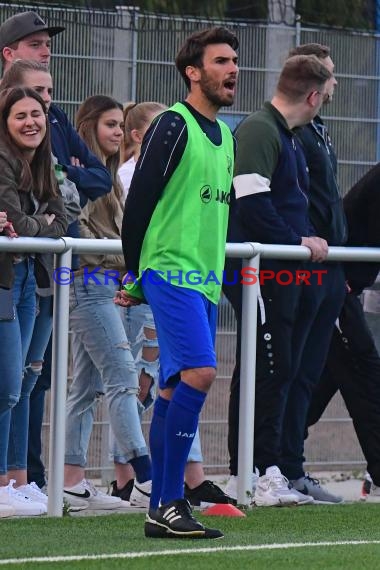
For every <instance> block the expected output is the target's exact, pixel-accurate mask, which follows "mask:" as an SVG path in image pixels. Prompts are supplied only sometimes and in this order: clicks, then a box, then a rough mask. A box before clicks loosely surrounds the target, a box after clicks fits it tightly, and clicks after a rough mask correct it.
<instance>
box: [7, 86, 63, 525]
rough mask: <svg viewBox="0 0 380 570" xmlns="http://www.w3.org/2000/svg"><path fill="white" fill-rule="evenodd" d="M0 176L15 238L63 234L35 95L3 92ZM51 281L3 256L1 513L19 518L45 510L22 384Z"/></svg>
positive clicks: (30, 262)
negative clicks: (33, 469) (34, 475)
mask: <svg viewBox="0 0 380 570" xmlns="http://www.w3.org/2000/svg"><path fill="white" fill-rule="evenodd" d="M0 171H1V179H0V211H6V212H7V216H8V218H9V221H11V222H12V224H13V226H14V230H15V232H17V234H18V235H19V236H26V237H35V236H37V237H38V236H39V237H53V238H55V237H60V236H62V235H64V233H65V231H66V229H67V221H66V215H65V212H64V205H63V200H62V197H61V196H60V194H59V190H58V187H57V183H56V180H55V176H54V171H53V166H52V159H51V149H50V137H49V125H48V123H47V118H46V107H45V104H44V102H43V100H42V99H41V97H40V96H39V95H38V93H36V92H35V91H34V90H33V89H28V88H21V87H14V88H12V89H8V90H5V91H2V92H1V94H0ZM50 277H51V276H49V274H48V271H47V269H46V267H45V266H44V265H43V262H42V258H41V257H40V256H39V255H30V254H27V253H25V254H23V253H19V254H16V255H12V254H10V253H0V287H2V288H3V290H4V288H5V289H8V290H9V291H10V294H9V297H8V307H9V313H10V314H9V315H8V318H6V317H5V318H4V319H3V320H2V321H1V322H0V338H1V343H0V369H1V378H2V381H1V383H0V510H1V505H4V504H5V505H6V506H7V508H9V507H12V508H13V509H14V512H15V514H19V515H39V514H43V513H44V512H46V497H44V496H43V495H42V493H40V492H39V491H38V490H36V489H35V488H34V486H33V485H28V484H27V472H26V467H27V465H26V464H27V443H28V416H29V394H28V393H24V391H23V386H24V384H23V382H22V379H23V368H24V365H25V358H26V354H27V351H28V348H29V343H30V340H31V336H32V332H33V326H34V321H35V314H36V297H35V289H36V283H37V284H38V285H39V286H40V287H48V286H49V285H50ZM3 301H4V302H3V303H2V308H3V309H4V308H5V307H6V306H5V300H4V299H3ZM10 440H11V441H12V442H15V443H16V445H12V446H10V445H9V441H10ZM14 483H16V486H17V487H18V488H19V491H17V490H15V489H14V487H13V485H14Z"/></svg>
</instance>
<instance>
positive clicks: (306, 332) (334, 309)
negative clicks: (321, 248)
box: [280, 262, 346, 479]
mask: <svg viewBox="0 0 380 570" xmlns="http://www.w3.org/2000/svg"><path fill="white" fill-rule="evenodd" d="M304 268H305V270H308V271H310V273H311V276H310V285H306V284H305V285H303V286H302V293H301V296H300V299H299V305H298V316H297V320H296V323H295V327H294V331H293V358H292V363H293V372H294V377H293V378H292V381H291V385H290V388H289V393H288V395H287V402H286V409H285V415H284V421H283V426H282V439H281V452H282V458H281V463H280V468H281V471H282V473H283V474H284V475H285V476H286V477H287V478H288V479H298V478H299V477H302V476H303V475H304V471H303V462H304V434H305V428H306V422H307V414H308V410H309V407H310V402H311V399H312V394H313V389H314V387H315V386H316V384H317V383H318V382H319V379H320V377H321V374H322V372H323V369H324V365H325V362H326V359H327V354H328V351H329V347H330V340H331V336H332V333H333V329H334V323H335V321H336V319H337V318H338V315H339V312H340V310H341V307H342V305H343V302H344V298H345V294H346V288H345V277H344V273H343V269H342V266H341V264H339V263H312V262H308V263H306V264H305V265H304ZM313 270H325V271H326V273H324V274H320V275H318V274H315V273H313Z"/></svg>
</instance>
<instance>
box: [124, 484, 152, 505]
mask: <svg viewBox="0 0 380 570" xmlns="http://www.w3.org/2000/svg"><path fill="white" fill-rule="evenodd" d="M151 492H152V481H150V480H149V481H145V482H144V483H139V482H138V481H137V480H136V479H135V484H134V485H133V489H132V493H131V496H130V497H129V504H130V505H131V507H141V508H143V509H149V501H150V494H151Z"/></svg>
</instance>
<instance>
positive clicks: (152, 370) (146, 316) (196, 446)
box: [109, 303, 203, 464]
mask: <svg viewBox="0 0 380 570" xmlns="http://www.w3.org/2000/svg"><path fill="white" fill-rule="evenodd" d="M121 314H122V317H123V321H124V326H125V330H126V333H127V337H128V340H129V342H130V343H131V350H132V355H133V357H134V359H135V361H136V366H137V371H138V374H139V376H140V374H141V371H142V370H143V369H144V370H145V372H146V373H147V374H149V376H151V378H152V385H151V387H150V390H149V392H148V395H147V397H146V399H145V400H144V402H143V403H139V409H140V415H142V414H143V413H144V412H146V410H148V409H149V408H150V407H151V405H152V404H153V402H154V399H155V396H156V389H157V384H158V374H159V359H158V355H157V358H156V359H155V360H150V361H148V360H147V358H144V349H150V348H159V346H158V340H157V336H156V335H149V336H150V337H152V336H155V338H148V334H147V333H148V331H149V332H152V331H154V332H155V331H156V325H155V323H154V318H153V313H152V309H151V308H150V306H149V305H146V304H145V303H142V304H141V305H137V306H135V307H128V308H127V309H125V308H121ZM109 442H110V443H109V447H110V460H111V461H112V460H113V461H115V462H116V463H122V464H126V463H128V459H127V458H126V457H125V456H124V455H123V453H122V452H121V450H120V447H119V446H118V445H117V441H116V440H115V437H114V436H113V433H112V429H110V434H109ZM188 461H189V462H203V456H202V449H201V442H200V437H199V430H198V429H197V432H196V434H195V437H194V439H193V443H192V445H191V449H190V453H189V457H188Z"/></svg>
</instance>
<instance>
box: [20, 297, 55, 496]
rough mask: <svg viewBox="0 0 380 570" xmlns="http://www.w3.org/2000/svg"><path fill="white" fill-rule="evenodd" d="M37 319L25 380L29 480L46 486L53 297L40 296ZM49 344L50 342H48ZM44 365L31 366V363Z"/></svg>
mask: <svg viewBox="0 0 380 570" xmlns="http://www.w3.org/2000/svg"><path fill="white" fill-rule="evenodd" d="M37 305H38V311H37V317H36V322H35V324H34V329H33V336H32V340H31V343H30V347H29V351H28V356H27V358H26V370H25V377H24V381H26V382H27V383H28V384H29V388H30V390H31V393H30V401H29V438H28V481H35V482H36V483H37V485H39V486H40V487H43V486H44V485H45V484H46V479H45V467H44V464H43V463H42V460H41V448H42V446H41V431H42V421H43V414H44V404H45V391H46V390H48V389H49V388H50V384H51V331H52V327H53V296H52V295H50V296H48V297H41V296H39V295H37ZM49 341H50V342H49ZM42 361H43V365H42V364H41V365H37V366H31V363H32V362H42Z"/></svg>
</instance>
